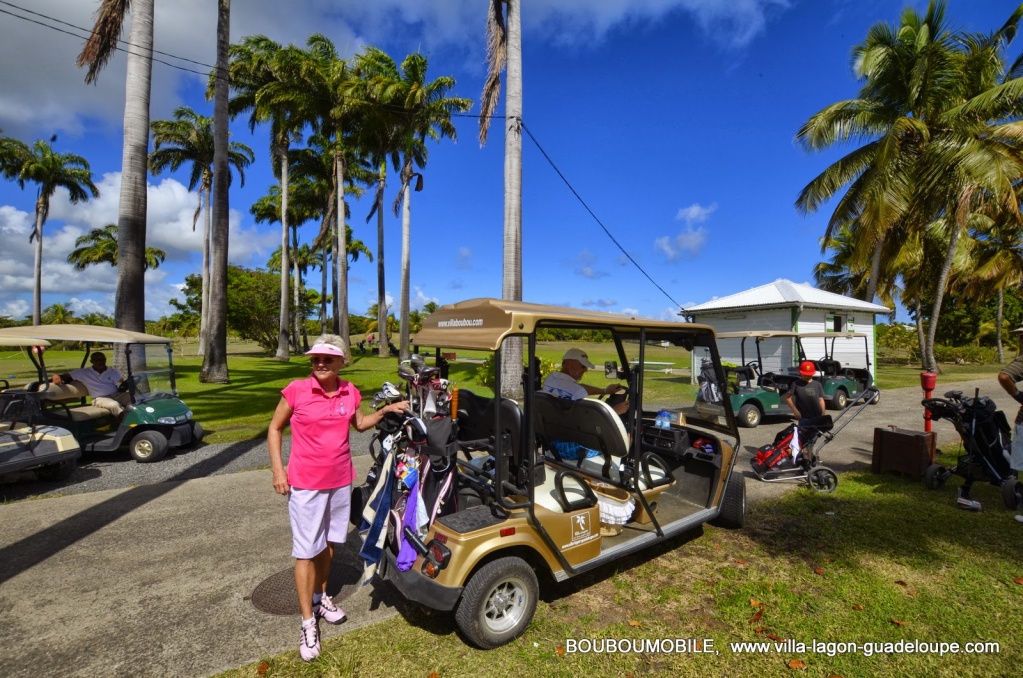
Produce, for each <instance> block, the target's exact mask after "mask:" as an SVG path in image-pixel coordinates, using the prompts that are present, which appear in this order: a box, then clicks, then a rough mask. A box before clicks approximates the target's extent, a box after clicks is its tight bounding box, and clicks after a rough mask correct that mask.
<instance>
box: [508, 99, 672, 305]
mask: <svg viewBox="0 0 1023 678" xmlns="http://www.w3.org/2000/svg"><path fill="white" fill-rule="evenodd" d="M519 124H520V125H521V126H522V129H523V130H524V131H525V132H526V135H527V136H529V139H530V141H532V142H533V144H534V145H535V146H536V148H537V150H539V151H540V154H541V155H543V157H544V159H545V160H546V161H547V164H549V165H550V166H551V169H553V170H554V171H555V172H556V173H557V175H558V176H559V177H561V180H562V181H563V182H565V186H567V187H568V190H569V191H571V192H572V195H574V196H575V197H576V200H578V201H579V203H580V204H581V205H582V206H583V209H585V210H586V211H587V212H588V213H589V215H590V216H591V217H593V220H594V221H596V222H597V225H598V226H600V227H601V228H602V229H603V230H604V233H605V234H606V235H607V237H608V238H610V239H611V242H613V243H614V244H615V246H616V247H618V249H620V250H621V251H622V254H624V255H625V256H626V257H627V258H628V260H629V261H631V262H632V265H633V266H635V267H636V268H637V269H638V270H639V272H640V273H642V274H643V275H644V276H645V277H646V279H647V280H649V281H650V283H651V284H652V285H653V286H654V287H656V288H657V289H659V290H660V291H661V294H663V295H664V296H666V297H668V301H670V302H671V303H673V304H675V305H676V306H678V308H679V310H685V309H683V308H682V305H681V304H679V303H678V302H677V301H675V300H674V299H672V297H671V295H670V294H668V293H667V292H666V291H665V289H664V288H663V287H661V286H660V285H658V284H657V282H656V281H655V280H654V279H653V278H651V277H650V274H649V273H647V272H646V271H645V270H643V267H642V266H640V265H639V262H637V261H636V260H635V259H633V258H632V255H631V254H629V253H628V252H626V251H625V248H624V247H622V244H621V243H620V242H618V240H617V239H616V238H615V237H614V236H613V235H611V231H609V230H608V228H607V226H605V225H604V222H602V221H601V220H600V218H599V217H598V216H597V215H596V214H594V213H593V210H592V209H590V206H589V205H587V204H586V201H585V200H583V198H582V196H581V195H579V192H578V191H576V190H575V188H573V186H572V184H571V183H570V182H569V181H568V179H566V178H565V175H564V174H563V173H562V172H561V170H560V169H558V166H557V165H555V164H554V161H553V160H552V159H551V157H550V156H549V155H547V151H545V150H544V148H543V146H541V145H540V142H539V141H537V139H536V137H534V136H533V133H532V132H531V131H530V129H529V127H527V126H526V123H525V122H523V121H522V119H521V118H519Z"/></svg>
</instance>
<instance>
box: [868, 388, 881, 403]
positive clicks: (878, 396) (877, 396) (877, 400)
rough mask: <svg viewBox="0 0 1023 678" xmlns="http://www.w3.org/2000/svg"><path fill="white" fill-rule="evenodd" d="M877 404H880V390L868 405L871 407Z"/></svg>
mask: <svg viewBox="0 0 1023 678" xmlns="http://www.w3.org/2000/svg"><path fill="white" fill-rule="evenodd" d="M879 402H881V391H880V389H878V391H877V392H876V393H875V394H874V397H873V398H871V399H870V404H871V405H877V404H878V403H879Z"/></svg>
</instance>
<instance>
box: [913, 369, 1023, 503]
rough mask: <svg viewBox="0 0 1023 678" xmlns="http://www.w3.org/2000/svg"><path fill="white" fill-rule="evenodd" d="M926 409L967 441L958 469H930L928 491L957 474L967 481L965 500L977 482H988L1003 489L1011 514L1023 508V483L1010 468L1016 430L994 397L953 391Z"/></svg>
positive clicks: (963, 491) (926, 478)
mask: <svg viewBox="0 0 1023 678" xmlns="http://www.w3.org/2000/svg"><path fill="white" fill-rule="evenodd" d="M923 406H924V407H926V408H927V409H928V410H929V411H930V413H931V419H934V420H938V419H945V420H947V421H949V422H951V424H952V425H953V426H954V427H955V429H956V432H957V433H958V434H959V437H960V438H962V441H963V454H961V455H959V457H958V458H957V459H956V465H955V466H952V467H951V468H950V467H948V466H944V465H942V464H931V465H930V466H928V467H927V470H926V471H925V472H924V484H925V485H926V486H927V488H928V489H930V490H936V489H938V488H940V487H942V486H944V484H945V481H946V480H948V479H949V477H951V476H953V475H957V476H960V477H961V478H963V480H964V481H965V482H963V485H962V489H961V496H963V497H969V494H970V487H971V486H972V485H973V483H974V481H976V480H985V481H987V482H989V483H991V484H992V485H995V486H996V487H999V488H1000V489H1001V491H1002V501H1003V502H1004V503H1005V507H1006V508H1007V509H1009V510H1010V511H1012V510H1015V509H1017V508H1019V507H1020V506H1021V505H1023V483H1021V482H1020V481H1019V479H1018V478H1017V477H1016V471H1014V470H1013V469H1012V467H1011V466H1010V465H1009V452H1010V449H1009V445H1010V440H1011V436H1012V428H1011V427H1010V426H1009V422H1008V420H1007V419H1006V418H1005V414H1004V413H1003V412H1002V411H1000V410H998V409H997V408H996V406H995V403H994V401H993V400H991V398H988V397H987V396H982V395H980V389H977V390H976V391H975V392H974V395H973V397H972V398H970V397H969V396H964V395H963V392H962V391H949V392H947V393H946V394H945V397H944V398H927V399H926V400H924V401H923Z"/></svg>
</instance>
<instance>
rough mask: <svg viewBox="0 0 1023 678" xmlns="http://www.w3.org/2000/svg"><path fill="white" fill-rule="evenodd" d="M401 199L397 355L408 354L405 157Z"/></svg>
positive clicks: (408, 186) (408, 181)
mask: <svg viewBox="0 0 1023 678" xmlns="http://www.w3.org/2000/svg"><path fill="white" fill-rule="evenodd" d="M402 178H403V179H404V181H403V182H402V200H401V300H400V302H399V303H400V306H399V313H398V316H399V318H401V320H400V324H399V326H398V349H399V350H398V355H399V356H401V359H402V360H404V359H405V358H408V356H409V275H410V274H411V270H412V262H411V257H412V253H411V251H412V160H411V158H407V159H406V166H405V167H404V168H403V169H402Z"/></svg>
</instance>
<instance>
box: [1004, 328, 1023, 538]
mask: <svg viewBox="0 0 1023 678" xmlns="http://www.w3.org/2000/svg"><path fill="white" fill-rule="evenodd" d="M1012 333H1013V334H1015V335H1016V338H1017V339H1018V340H1019V346H1018V347H1017V351H1016V357H1015V358H1014V359H1013V361H1012V362H1010V363H1009V364H1008V365H1006V366H1005V367H1003V368H1002V371H1001V372H999V373H998V383H999V384H1001V386H1002V388H1004V389H1005V392H1006V393H1008V394H1009V395H1011V396H1012V399H1013V400H1015V401H1016V402H1018V403H1019V404H1020V405H1021V406H1023V392H1021V391H1020V390H1019V389H1018V388H1017V387H1016V383H1017V382H1019V381H1023V327H1018V328H1016V329H1014V330H1013V331H1012ZM1012 429H1013V431H1012V454H1011V455H1010V457H1009V463H1010V466H1011V467H1012V469H1013V470H1014V471H1023V407H1020V408H1019V410H1018V411H1017V412H1016V421H1015V423H1014V425H1013V427H1012ZM1017 508H1019V507H1017ZM1016 520H1018V521H1019V522H1021V523H1023V514H1018V515H1017V516H1016Z"/></svg>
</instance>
